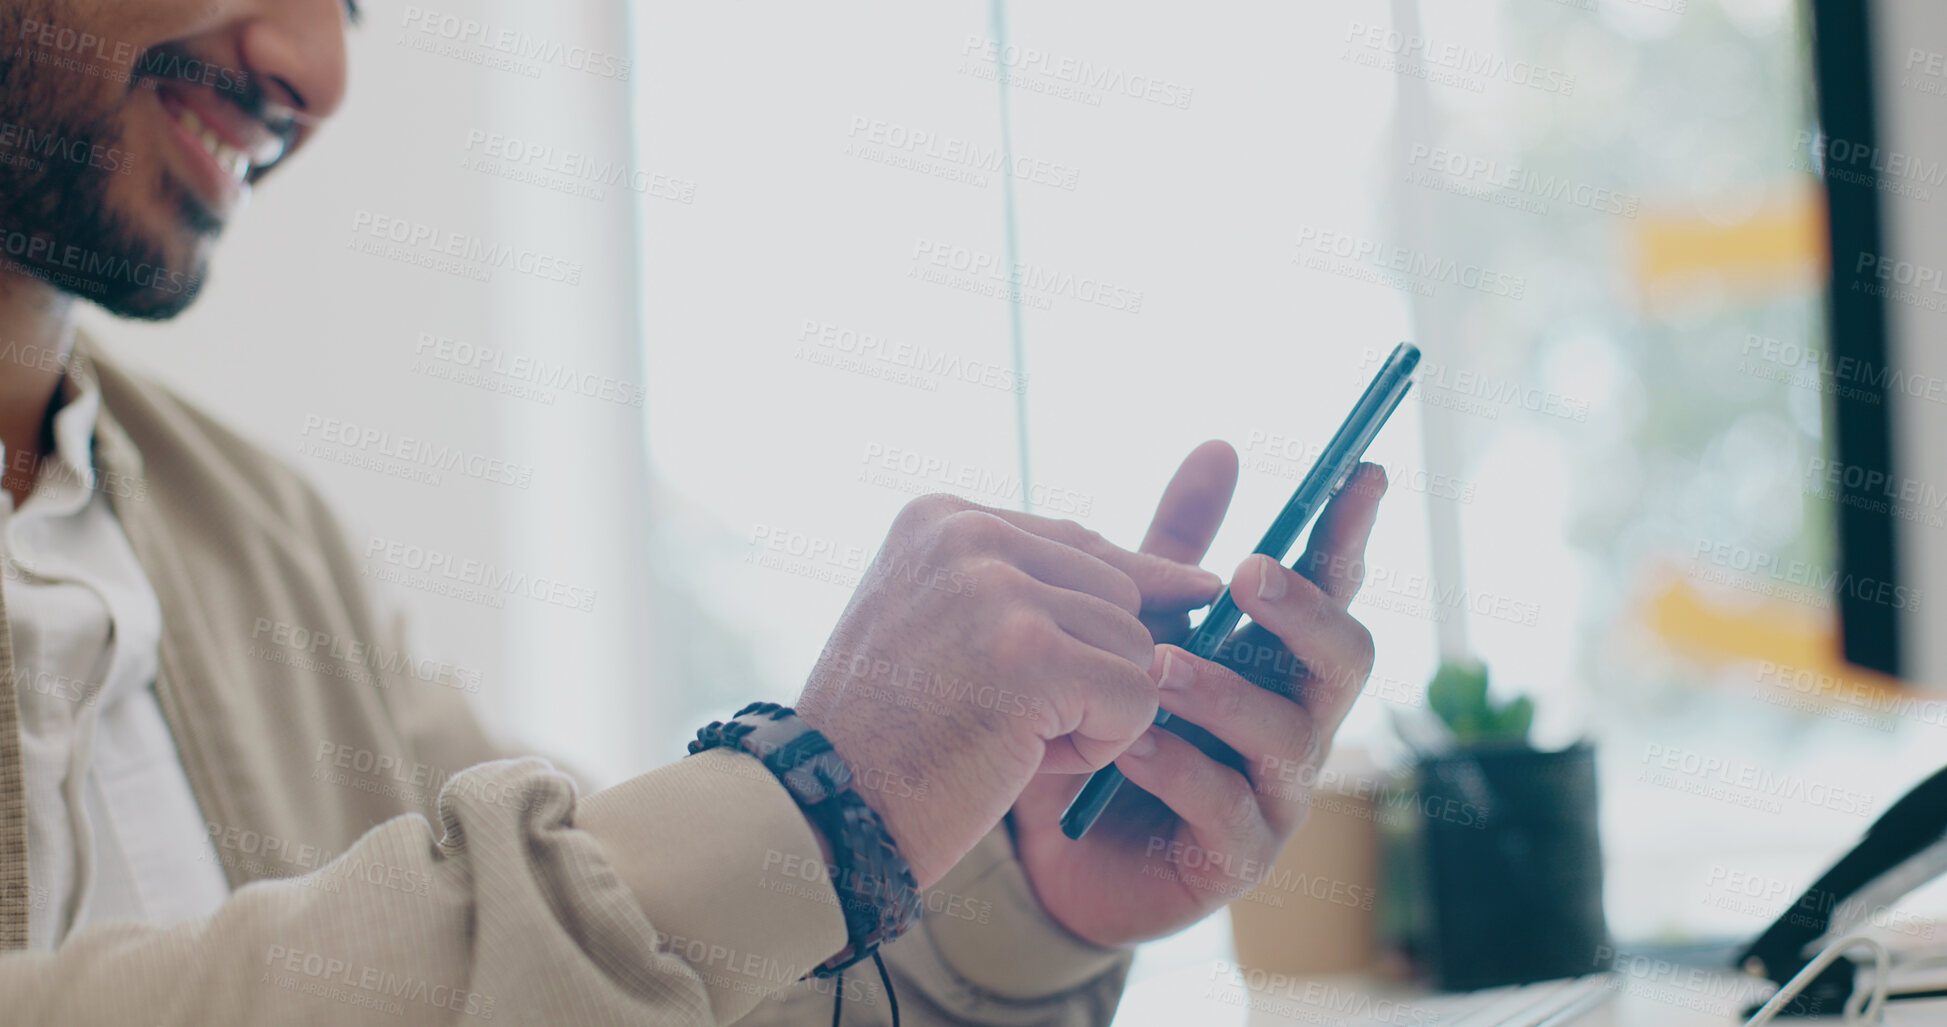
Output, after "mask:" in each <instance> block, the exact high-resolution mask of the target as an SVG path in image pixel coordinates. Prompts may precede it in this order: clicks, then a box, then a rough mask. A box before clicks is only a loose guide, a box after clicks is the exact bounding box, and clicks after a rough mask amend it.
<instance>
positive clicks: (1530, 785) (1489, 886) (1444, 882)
mask: <svg viewBox="0 0 1947 1027" xmlns="http://www.w3.org/2000/svg"><path fill="white" fill-rule="evenodd" d="M1417 779H1418V782H1417V787H1418V791H1419V796H1420V800H1419V805H1420V813H1421V814H1422V816H1420V817H1418V818H1416V819H1417V822H1418V825H1419V831H1418V834H1419V840H1420V844H1419V845H1418V846H1417V848H1418V851H1419V856H1420V858H1419V860H1418V862H1419V866H1418V868H1417V869H1418V871H1419V873H1418V875H1417V876H1418V877H1419V879H1420V881H1421V882H1422V885H1421V888H1422V895H1421V902H1420V903H1419V905H1420V914H1421V915H1420V917H1419V927H1420V929H1419V931H1418V932H1417V933H1418V934H1419V936H1420V937H1419V942H1420V947H1421V948H1422V950H1423V952H1424V955H1425V958H1426V960H1427V963H1428V967H1429V969H1430V971H1431V974H1432V977H1433V981H1434V983H1435V984H1436V985H1437V986H1438V987H1440V988H1442V989H1446V990H1450V991H1471V990H1474V989H1477V988H1491V987H1495V986H1498V985H1503V984H1519V983H1526V982H1529V981H1542V980H1550V979H1553V978H1558V977H1574V976H1579V975H1582V974H1586V973H1591V972H1594V971H1596V970H1599V969H1601V968H1602V967H1601V966H1600V965H1599V963H1598V959H1597V956H1598V953H1600V952H1604V951H1607V948H1606V943H1607V941H1608V927H1607V924H1606V922H1605V921H1604V919H1603V914H1602V847H1601V839H1600V837H1599V835H1598V832H1597V829H1596V780H1595V750H1594V748H1593V747H1591V746H1590V745H1588V744H1587V743H1580V744H1577V745H1574V746H1571V747H1570V748H1568V749H1564V750H1562V751H1561V752H1540V751H1537V750H1534V749H1525V748H1510V749H1480V750H1473V751H1463V752H1458V753H1453V754H1450V755H1446V756H1439V757H1435V758H1432V759H1428V760H1426V761H1424V762H1422V763H1421V764H1420V766H1419V768H1418V774H1417Z"/></svg>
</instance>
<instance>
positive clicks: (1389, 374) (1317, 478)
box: [1061, 342, 1420, 838]
mask: <svg viewBox="0 0 1947 1027" xmlns="http://www.w3.org/2000/svg"><path fill="white" fill-rule="evenodd" d="M1419 363H1420V350H1419V347H1417V346H1414V345H1413V344H1412V343H1410V342H1402V343H1400V344H1399V345H1398V346H1395V347H1393V352H1392V355H1391V356H1389V357H1387V358H1386V362H1385V363H1384V364H1382V365H1381V366H1380V368H1379V373H1378V374H1376V375H1374V376H1373V379H1372V382H1371V384H1369V385H1367V386H1366V391H1365V394H1364V395H1361V396H1360V397H1359V402H1357V403H1355V404H1353V406H1352V412H1351V413H1350V414H1347V415H1346V417H1345V423H1343V424H1341V425H1339V430H1338V431H1335V432H1333V433H1332V441H1330V442H1328V443H1326V444H1325V449H1324V450H1323V451H1322V452H1320V453H1319V454H1318V460H1317V461H1315V462H1314V463H1313V464H1312V466H1311V470H1309V471H1307V472H1305V478H1304V480H1303V481H1300V482H1299V483H1298V490H1297V491H1296V492H1293V493H1292V494H1291V501H1290V502H1288V503H1286V504H1285V505H1284V509H1283V510H1282V511H1280V512H1279V513H1278V518H1277V520H1274V521H1272V522H1271V529H1270V530H1269V531H1266V532H1265V533H1264V540H1263V541H1261V542H1259V543H1258V544H1257V548H1256V549H1254V550H1252V552H1253V553H1262V554H1264V555H1265V556H1268V557H1270V558H1272V559H1273V560H1277V561H1279V562H1280V563H1282V562H1283V561H1284V558H1285V554H1287V553H1289V552H1291V547H1292V546H1294V545H1296V544H1297V542H1298V536H1299V535H1301V534H1303V533H1304V531H1305V527H1306V526H1307V525H1309V524H1311V522H1312V518H1314V517H1316V516H1318V512H1319V511H1320V510H1323V509H1324V508H1325V504H1326V503H1328V502H1330V501H1331V499H1332V497H1333V496H1335V495H1338V492H1339V490H1340V489H1342V488H1344V487H1345V483H1346V482H1347V481H1350V480H1351V478H1352V472H1353V471H1354V470H1355V469H1357V468H1358V466H1359V460H1360V459H1361V458H1362V457H1364V456H1365V455H1366V447H1367V446H1369V445H1371V444H1372V440H1373V437H1374V436H1376V435H1378V434H1379V429H1380V428H1382V427H1384V426H1385V424H1386V419H1387V418H1389V417H1391V416H1392V415H1393V411H1394V410H1395V409H1398V407H1399V404H1400V401H1401V400H1403V399H1405V398H1406V390H1408V389H1410V388H1412V387H1413V369H1414V368H1415V367H1417V366H1419ZM1243 619H1244V614H1243V612H1242V611H1240V610H1239V609H1238V608H1237V604H1236V603H1234V602H1232V601H1231V598H1230V589H1228V588H1226V589H1224V594H1223V595H1221V596H1218V597H1217V602H1216V605H1214V606H1212V607H1211V608H1210V612H1209V613H1208V614H1206V615H1205V616H1204V618H1203V620H1202V621H1201V622H1199V623H1198V624H1197V627H1196V630H1194V631H1192V632H1190V637H1189V638H1188V639H1186V640H1185V641H1184V643H1183V648H1184V649H1186V650H1188V651H1189V652H1190V653H1191V654H1193V655H1196V656H1201V657H1203V658H1204V659H1210V658H1212V657H1214V656H1215V655H1216V654H1217V648H1218V647H1219V646H1221V645H1223V644H1224V640H1225V639H1227V638H1229V637H1230V633H1231V632H1232V631H1235V630H1237V622H1238V621H1240V620H1243ZM1169 722H1170V714H1169V711H1168V710H1157V711H1156V723H1157V724H1167V723H1169ZM1121 787H1122V771H1120V770H1118V769H1116V766H1115V764H1113V763H1111V764H1109V765H1108V766H1106V767H1103V768H1102V769H1101V770H1098V771H1096V772H1095V773H1093V774H1091V775H1089V779H1088V782H1087V783H1086V784H1084V785H1082V790H1081V791H1080V792H1078V793H1076V795H1075V799H1074V801H1073V802H1070V803H1069V804H1068V808H1067V809H1066V810H1064V811H1062V814H1061V831H1062V833H1063V834H1065V835H1067V836H1068V837H1070V838H1080V837H1081V836H1082V835H1085V834H1087V833H1088V829H1089V828H1090V827H1092V826H1094V824H1095V820H1096V818H1097V817H1099V816H1101V815H1102V811H1103V810H1104V809H1106V808H1108V805H1109V800H1110V799H1113V798H1115V793H1116V789H1118V788H1121Z"/></svg>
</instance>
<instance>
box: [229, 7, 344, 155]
mask: <svg viewBox="0 0 1947 1027" xmlns="http://www.w3.org/2000/svg"><path fill="white" fill-rule="evenodd" d="M256 6H257V12H258V13H256V14H255V15H254V16H253V17H252V18H251V20H250V21H249V22H248V23H247V24H246V25H245V26H244V28H243V31H242V35H241V39H240V49H241V56H242V58H243V62H244V70H246V71H248V72H249V73H250V75H251V76H252V77H253V78H255V79H256V80H257V82H258V84H259V85H260V86H262V87H263V89H264V94H265V97H266V98H267V99H269V100H272V101H274V102H277V103H282V104H287V105H289V106H291V107H295V108H297V110H298V111H299V113H300V116H301V118H302V120H303V121H305V122H307V123H312V124H315V123H316V122H318V121H321V120H323V119H325V118H328V117H330V116H331V113H332V112H333V111H335V110H337V109H338V105H339V103H341V102H343V100H344V98H345V77H346V76H345V24H346V11H345V5H344V0H266V2H262V3H259V4H258V5H256Z"/></svg>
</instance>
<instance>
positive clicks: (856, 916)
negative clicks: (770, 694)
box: [689, 702, 922, 976]
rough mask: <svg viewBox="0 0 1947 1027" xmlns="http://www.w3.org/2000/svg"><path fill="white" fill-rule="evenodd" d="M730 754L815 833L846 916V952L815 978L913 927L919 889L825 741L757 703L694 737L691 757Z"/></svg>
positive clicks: (783, 709) (783, 712)
mask: <svg viewBox="0 0 1947 1027" xmlns="http://www.w3.org/2000/svg"><path fill="white" fill-rule="evenodd" d="M718 748H733V749H737V750H740V751H742V752H744V753H746V754H748V755H751V756H755V757H757V759H758V760H759V761H761V762H762V763H763V765H764V767H765V769H767V770H769V771H770V772H771V773H772V774H774V775H776V777H777V779H778V781H779V782H781V783H782V784H783V785H784V788H785V791H786V792H787V793H789V794H790V796H791V798H792V799H793V800H794V801H795V802H796V803H797V805H798V807H799V809H800V810H801V811H802V813H803V816H804V818H805V820H806V822H807V823H808V824H809V825H812V826H813V827H814V828H815V830H814V831H813V832H812V833H813V835H814V837H815V838H817V840H818V842H819V844H820V846H821V849H822V850H824V851H825V852H826V853H827V854H828V855H827V859H828V861H827V863H826V866H827V867H828V868H829V873H828V880H829V882H830V884H831V886H832V889H833V891H834V893H835V894H836V896H837V898H838V905H839V908H840V910H841V911H842V912H843V913H844V916H845V925H846V946H845V948H844V949H843V950H841V951H840V952H839V954H838V955H837V956H835V957H833V958H832V959H831V960H830V961H828V962H827V963H825V964H824V965H822V966H820V967H818V968H817V973H818V974H819V975H821V976H823V975H826V974H830V973H836V972H838V971H842V970H843V969H844V968H845V967H847V966H850V965H852V964H853V963H856V962H858V961H859V960H861V959H864V958H865V957H866V956H869V955H871V954H872V953H873V952H875V951H876V950H877V949H878V947H879V945H880V944H882V943H884V942H887V941H891V940H893V939H894V938H897V937H899V936H900V935H901V934H904V933H905V932H906V931H908V930H910V929H911V928H912V926H913V925H914V924H915V923H917V922H918V921H919V917H920V913H921V912H922V906H921V899H920V894H919V889H918V886H917V885H916V884H915V883H914V880H913V873H912V869H911V868H910V867H909V866H908V865H907V864H906V861H905V859H904V858H902V857H901V855H900V853H899V849H898V846H897V845H896V844H895V843H894V841H893V838H892V835H891V834H890V833H889V832H888V831H887V830H886V826H885V823H884V822H883V821H882V820H881V819H880V817H879V814H878V812H877V811H876V810H874V809H873V808H872V807H871V806H869V805H867V804H866V802H865V800H864V799H862V798H860V797H859V794H858V793H857V792H856V791H854V790H853V789H852V769H851V767H850V765H849V764H847V763H846V762H845V760H844V759H843V757H841V756H840V755H839V754H838V752H837V750H835V749H833V748H832V745H831V743H830V742H829V741H827V740H826V739H825V737H824V736H823V735H821V734H819V733H818V731H816V730H815V729H813V728H812V727H811V725H809V724H807V723H805V722H804V721H803V720H802V719H800V718H799V717H798V716H797V715H796V714H795V713H793V712H792V710H791V709H790V708H789V707H787V706H780V705H778V704H776V703H767V702H757V703H751V704H750V705H748V706H745V707H744V708H743V709H741V710H738V711H737V715H736V716H735V717H734V718H733V719H732V720H731V721H730V722H728V723H724V722H721V721H718V722H712V723H711V724H710V725H709V726H707V727H704V728H703V729H701V730H699V731H698V732H697V733H696V740H695V741H692V742H691V743H690V745H689V749H690V752H691V753H692V754H695V753H701V752H706V751H710V750H714V749H718Z"/></svg>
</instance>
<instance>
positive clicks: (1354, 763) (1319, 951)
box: [1230, 748, 1380, 977]
mask: <svg viewBox="0 0 1947 1027" xmlns="http://www.w3.org/2000/svg"><path fill="white" fill-rule="evenodd" d="M1377 775H1378V771H1377V770H1376V769H1374V768H1373V766H1372V764H1371V761H1370V760H1368V759H1366V758H1365V757H1364V755H1363V754H1361V753H1358V752H1356V751H1355V750H1353V749H1351V748H1346V749H1342V750H1340V752H1339V753H1337V754H1335V755H1334V757H1333V761H1332V764H1331V765H1330V767H1329V768H1328V769H1327V770H1326V772H1324V773H1321V774H1318V775H1316V777H1315V780H1314V781H1312V782H1310V784H1311V785H1312V792H1311V798H1310V810H1309V811H1308V815H1307V816H1306V817H1305V822H1304V824H1303V825H1302V826H1300V827H1299V828H1298V833H1297V834H1295V835H1293V836H1292V838H1291V840H1290V841H1289V842H1287V843H1286V844H1285V847H1284V851H1283V852H1282V853H1280V854H1279V856H1278V860H1277V862H1276V863H1275V864H1274V865H1273V866H1272V868H1271V870H1270V872H1269V873H1267V874H1266V875H1265V879H1264V881H1263V883H1261V884H1259V885H1258V886H1257V887H1256V888H1255V889H1253V890H1252V891H1251V892H1250V893H1249V894H1246V895H1244V896H1242V897H1240V898H1239V899H1238V900H1237V901H1235V902H1233V903H1231V904H1230V927H1231V936H1232V941H1233V942H1234V943H1235V945H1236V951H1237V962H1238V965H1240V966H1244V967H1248V968H1251V969H1254V970H1266V971H1269V972H1272V973H1282V974H1289V975H1291V976H1293V977H1305V976H1318V975H1321V974H1333V973H1346V972H1350V971H1355V970H1363V969H1366V968H1367V967H1369V966H1371V965H1372V962H1373V959H1374V956H1375V944H1374V926H1375V924H1374V917H1375V915H1376V914H1375V907H1376V904H1377V898H1378V887H1379V881H1378V869H1379V838H1378V827H1377V824H1376V821H1377V819H1378V817H1379V812H1378V809H1377V798H1378V796H1379V793H1380V790H1379V788H1377V787H1376V786H1377V784H1378V781H1379V778H1378V776H1377Z"/></svg>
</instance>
